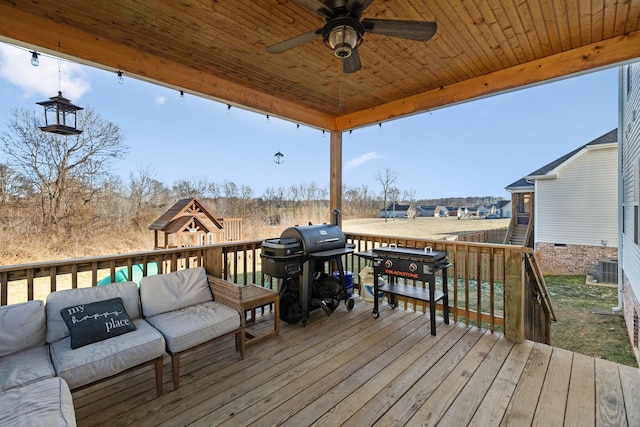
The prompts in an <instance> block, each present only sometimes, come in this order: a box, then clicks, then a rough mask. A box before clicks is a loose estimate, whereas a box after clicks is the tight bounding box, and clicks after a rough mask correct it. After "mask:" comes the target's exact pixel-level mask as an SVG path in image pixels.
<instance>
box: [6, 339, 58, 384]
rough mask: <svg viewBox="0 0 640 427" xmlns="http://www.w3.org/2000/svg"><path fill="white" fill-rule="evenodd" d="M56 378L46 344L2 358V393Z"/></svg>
mask: <svg viewBox="0 0 640 427" xmlns="http://www.w3.org/2000/svg"><path fill="white" fill-rule="evenodd" d="M55 376H56V371H55V370H54V369H53V364H52V363H51V358H50V357H49V346H48V345H46V344H45V345H40V346H38V347H33V348H30V349H28V350H24V351H21V352H18V353H13V354H10V355H9V356H4V357H0V391H2V390H7V389H10V388H13V387H17V386H20V385H25V384H30V383H32V382H34V381H38V380H42V379H45V378H52V377H55Z"/></svg>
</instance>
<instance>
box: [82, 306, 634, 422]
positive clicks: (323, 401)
mask: <svg viewBox="0 0 640 427" xmlns="http://www.w3.org/2000/svg"><path fill="white" fill-rule="evenodd" d="M371 307H372V306H371V305H370V304H367V303H365V302H364V301H359V302H358V303H356V307H355V308H354V310H352V311H350V312H349V311H347V310H346V309H345V308H344V305H341V306H340V307H339V308H338V309H337V310H336V312H334V313H333V314H332V315H331V316H329V317H327V316H325V315H324V313H322V312H321V311H320V310H316V311H314V312H312V313H311V317H310V319H309V322H308V323H307V326H306V327H302V325H299V324H298V325H288V324H281V333H280V335H279V336H278V337H274V338H271V339H267V340H264V341H261V342H258V343H256V344H254V345H252V346H251V347H249V348H248V349H247V356H246V357H245V358H244V359H242V358H240V356H239V354H238V353H237V352H236V351H235V348H234V342H233V338H229V339H228V340H224V341H221V342H217V343H214V344H212V345H210V346H204V347H202V348H200V349H198V350H196V351H193V352H191V353H186V354H185V355H183V356H182V357H181V361H182V366H181V378H180V388H179V389H178V390H173V385H172V383H171V364H170V359H169V358H168V357H165V361H164V394H163V395H162V396H160V397H156V394H155V382H154V375H153V370H152V369H151V368H149V369H147V368H145V369H141V370H139V371H137V372H133V373H131V374H129V375H126V376H121V377H117V378H115V379H112V380H109V381H107V382H104V383H102V384H99V385H96V386H94V387H90V388H87V389H85V390H82V391H78V392H75V393H74V394H73V396H74V405H75V407H76V416H77V418H78V425H79V426H97V425H114V424H118V425H132V424H134V425H136V427H145V426H157V425H167V426H175V425H194V426H198V425H203V426H204V425H206V426H212V425H216V426H217V425H229V426H234V427H235V426H244V425H256V426H265V425H284V426H306V425H323V426H324V425H331V426H333V425H345V426H363V425H380V426H387V425H420V426H427V425H476V426H483V427H485V426H497V425H501V424H503V425H520V423H521V422H522V423H523V424H527V425H529V424H534V425H585V426H589V425H596V424H598V425H604V424H607V425H640V424H639V423H638V420H639V419H640V402H639V401H638V400H639V399H637V396H638V393H639V391H640V374H639V373H638V369H636V368H632V367H627V366H622V365H617V364H615V363H612V362H607V361H602V360H596V359H594V358H592V357H588V356H584V355H580V354H575V353H572V352H569V351H566V350H561V349H557V348H554V347H550V346H547V345H544V344H538V343H532V342H530V341H525V342H524V343H523V344H513V343H509V342H507V341H506V340H505V338H504V336H503V335H501V334H497V333H495V334H492V333H491V332H489V331H486V330H481V329H478V328H475V327H472V326H466V325H462V324H455V323H451V324H449V325H446V324H444V322H442V319H441V318H438V319H437V320H438V322H437V335H436V336H431V335H430V330H429V316H428V315H425V314H423V313H415V312H411V311H404V310H399V309H396V310H391V309H390V308H389V307H388V306H387V305H383V306H382V309H381V311H380V318H379V319H373V318H372V317H371ZM270 316H272V314H271V313H269V312H267V313H265V315H264V316H263V317H259V318H258V323H257V324H256V325H255V328H258V329H260V328H264V330H268V329H269V328H270V327H271V324H270ZM565 420H566V421H565Z"/></svg>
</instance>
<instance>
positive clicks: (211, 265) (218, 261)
mask: <svg viewBox="0 0 640 427" xmlns="http://www.w3.org/2000/svg"><path fill="white" fill-rule="evenodd" d="M202 266H203V267H204V269H205V271H206V272H207V274H210V275H211V276H213V277H222V274H223V273H224V265H223V263H222V247H219V246H211V247H207V248H205V249H204V252H203V254H202Z"/></svg>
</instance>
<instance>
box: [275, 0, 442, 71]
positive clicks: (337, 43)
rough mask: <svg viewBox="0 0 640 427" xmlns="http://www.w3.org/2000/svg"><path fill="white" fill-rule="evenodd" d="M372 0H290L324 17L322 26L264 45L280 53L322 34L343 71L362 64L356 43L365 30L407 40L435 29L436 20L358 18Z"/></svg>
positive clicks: (421, 37)
mask: <svg viewBox="0 0 640 427" xmlns="http://www.w3.org/2000/svg"><path fill="white" fill-rule="evenodd" d="M372 1H373V0H330V1H327V2H325V3H327V4H325V3H323V2H322V1H320V0H293V2H295V3H297V4H298V5H300V6H302V7H305V8H307V9H309V10H311V11H313V12H315V13H317V14H318V15H320V16H323V17H324V18H326V20H327V23H326V24H325V25H324V27H322V28H318V29H317V30H313V31H310V32H308V33H304V34H300V35H299V36H296V37H293V38H290V39H288V40H284V41H282V42H280V43H276V44H274V45H271V46H269V47H267V52H269V53H282V52H286V51H287V50H289V49H293V48H294V47H298V46H300V45H302V44H304V43H307V42H310V41H313V40H315V39H316V38H319V37H322V40H323V41H324V43H325V44H326V45H327V46H328V47H329V48H331V49H332V50H333V53H334V54H335V55H336V56H337V57H338V58H340V59H341V60H342V70H343V72H344V73H347V74H348V73H354V72H356V71H358V70H359V69H360V68H362V64H361V62H360V55H359V54H358V46H360V44H361V43H362V39H363V37H364V33H365V32H369V33H373V34H380V35H383V36H389V37H397V38H401V39H407V40H416V41H427V40H429V39H430V38H431V37H433V35H434V34H435V32H436V29H437V25H436V23H435V22H426V21H399V20H389V19H363V20H360V17H361V16H362V13H363V12H364V10H365V9H366V8H367V7H368V6H369V5H370V4H371V2H372Z"/></svg>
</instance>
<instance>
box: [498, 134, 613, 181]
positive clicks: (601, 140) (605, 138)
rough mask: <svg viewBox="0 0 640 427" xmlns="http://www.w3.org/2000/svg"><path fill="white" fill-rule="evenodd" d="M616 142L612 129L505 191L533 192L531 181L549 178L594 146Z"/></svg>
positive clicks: (521, 179)
mask: <svg viewBox="0 0 640 427" xmlns="http://www.w3.org/2000/svg"><path fill="white" fill-rule="evenodd" d="M617 142H618V129H613V130H611V131H609V132H607V133H605V134H604V135H602V136H600V137H598V138H596V139H594V140H593V141H591V142H588V143H586V144H584V145H582V146H580V147H578V148H576V149H575V150H573V151H571V152H569V153H567V154H565V155H564V156H561V157H559V158H557V159H555V160H554V161H552V162H550V163H547V164H546V165H544V166H543V167H541V168H540V169H537V170H535V171H533V172H531V173H530V174H528V175H527V176H525V177H523V178H520V179H519V180H517V181H515V182H514V183H512V184H509V185H508V186H507V187H505V189H506V190H508V191H518V190H520V191H522V190H527V189H528V190H530V191H533V186H534V185H533V182H532V180H535V179H540V178H542V177H544V176H549V175H550V174H551V173H552V172H553V171H556V170H558V168H560V167H561V166H562V165H563V164H565V163H566V162H568V161H569V160H570V159H572V158H573V157H574V156H576V155H577V154H578V153H580V152H581V151H583V150H588V149H589V148H590V147H595V146H599V145H605V144H616V143H617Z"/></svg>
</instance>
